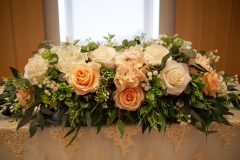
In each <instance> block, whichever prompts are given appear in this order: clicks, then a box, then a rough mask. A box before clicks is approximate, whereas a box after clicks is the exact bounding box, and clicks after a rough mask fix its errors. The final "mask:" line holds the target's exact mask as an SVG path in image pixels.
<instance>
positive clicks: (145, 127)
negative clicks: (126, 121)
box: [142, 123, 148, 134]
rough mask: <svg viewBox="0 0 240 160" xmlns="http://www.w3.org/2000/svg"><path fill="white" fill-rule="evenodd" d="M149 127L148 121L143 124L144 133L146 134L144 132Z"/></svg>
mask: <svg viewBox="0 0 240 160" xmlns="http://www.w3.org/2000/svg"><path fill="white" fill-rule="evenodd" d="M147 128H148V125H147V124H146V123H143V124H142V133H143V134H144V132H145V131H146V129H147Z"/></svg>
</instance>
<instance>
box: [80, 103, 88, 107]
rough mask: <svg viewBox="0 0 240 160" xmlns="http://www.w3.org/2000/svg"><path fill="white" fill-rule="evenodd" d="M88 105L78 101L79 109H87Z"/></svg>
mask: <svg viewBox="0 0 240 160" xmlns="http://www.w3.org/2000/svg"><path fill="white" fill-rule="evenodd" d="M88 105H89V103H84V102H81V101H80V107H81V108H88Z"/></svg>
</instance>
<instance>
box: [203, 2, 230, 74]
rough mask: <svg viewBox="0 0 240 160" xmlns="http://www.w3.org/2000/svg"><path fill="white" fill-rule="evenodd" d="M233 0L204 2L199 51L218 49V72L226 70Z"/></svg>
mask: <svg viewBox="0 0 240 160" xmlns="http://www.w3.org/2000/svg"><path fill="white" fill-rule="evenodd" d="M232 6H233V0H211V1H209V0H205V1H204V12H203V13H204V14H203V17H204V18H203V29H202V39H201V40H202V42H201V49H204V50H215V49H218V53H217V55H219V56H220V57H221V58H220V61H219V62H218V63H216V67H217V70H218V71H221V70H225V71H226V70H227V60H228V57H229V56H228V46H229V38H230V29H231V18H232V17H231V16H232Z"/></svg>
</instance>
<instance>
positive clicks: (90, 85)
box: [66, 63, 100, 95]
mask: <svg viewBox="0 0 240 160" xmlns="http://www.w3.org/2000/svg"><path fill="white" fill-rule="evenodd" d="M97 66H98V65H94V64H92V63H81V64H76V65H74V66H72V67H71V68H70V70H69V75H68V76H67V77H66V80H67V82H68V83H69V84H70V85H71V86H73V88H74V90H75V92H76V94H77V95H85V94H87V93H89V92H94V91H95V90H96V88H97V86H98V85H99V78H100V68H99V67H97Z"/></svg>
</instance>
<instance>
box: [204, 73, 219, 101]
mask: <svg viewBox="0 0 240 160" xmlns="http://www.w3.org/2000/svg"><path fill="white" fill-rule="evenodd" d="M203 82H204V83H206V84H207V86H206V87H205V88H203V92H204V93H205V94H206V95H209V96H212V97H216V93H217V92H218V91H219V90H220V83H221V77H220V76H219V75H218V74H217V73H216V72H215V71H213V70H210V71H209V72H206V73H204V74H203Z"/></svg>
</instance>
